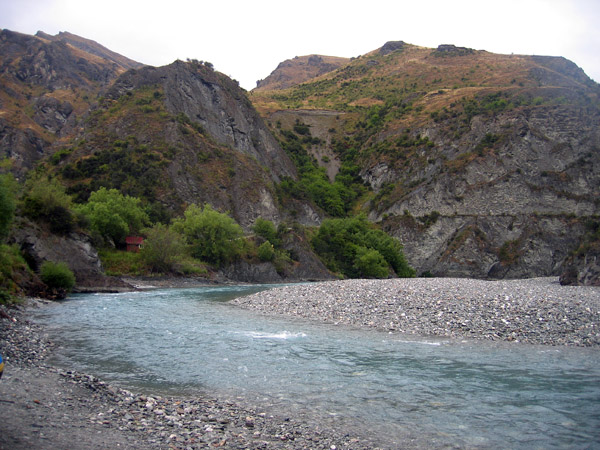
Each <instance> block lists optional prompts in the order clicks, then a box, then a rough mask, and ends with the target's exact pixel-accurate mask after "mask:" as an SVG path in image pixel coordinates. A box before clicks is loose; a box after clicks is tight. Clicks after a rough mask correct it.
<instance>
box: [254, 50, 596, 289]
mask: <svg viewBox="0 0 600 450" xmlns="http://www.w3.org/2000/svg"><path fill="white" fill-rule="evenodd" d="M599 93H600V88H599V86H598V85H597V84H596V83H594V82H593V81H592V80H590V79H589V78H588V77H587V76H586V75H585V73H583V71H582V70H581V69H580V68H578V67H577V66H576V65H575V64H573V63H572V62H570V61H568V60H566V59H564V58H558V57H529V56H518V55H511V56H509V55H494V54H490V53H488V52H484V51H475V50H472V49H467V48H461V47H455V46H453V45H440V46H439V47H438V48H436V49H427V48H422V47H417V46H413V45H410V44H406V43H404V42H402V41H396V42H389V43H387V44H386V45H384V46H383V47H382V48H381V49H378V50H375V51H373V52H371V53H368V54H366V55H364V56H362V57H359V58H356V59H354V60H353V61H352V62H350V63H348V64H347V65H345V66H342V67H340V68H338V69H336V70H335V71H333V72H330V73H328V74H326V75H324V76H322V77H320V78H319V79H318V80H312V81H310V80H308V81H305V82H304V84H302V85H301V86H296V87H291V88H288V89H287V90H272V91H270V92H268V91H265V90H260V91H259V92H257V94H256V95H253V97H252V98H253V100H254V101H255V102H256V103H257V108H258V109H259V110H261V111H262V112H263V114H264V115H265V116H266V117H268V118H269V119H270V122H272V123H275V122H277V123H278V126H286V124H287V126H288V127H289V126H290V125H289V124H290V123H294V121H296V120H298V121H301V122H303V123H310V125H311V130H313V129H314V130H320V129H321V128H323V127H319V126H318V125H317V124H316V123H315V121H317V122H318V121H319V120H322V122H323V124H325V123H326V124H327V125H326V128H327V132H326V133H322V132H321V134H320V136H319V137H320V138H321V139H320V146H321V147H324V148H318V147H315V148H314V151H315V153H314V156H317V157H318V155H326V158H322V157H321V158H320V161H321V164H322V165H323V166H325V167H326V168H327V170H328V172H329V173H330V176H335V174H336V173H337V171H338V170H339V168H340V166H343V165H344V164H346V165H353V166H356V165H358V166H359V167H360V176H361V177H362V179H363V180H364V181H365V183H367V184H368V185H369V186H370V187H371V189H372V195H371V197H370V198H363V200H362V205H361V206H362V209H363V210H364V211H365V212H367V213H368V216H369V218H370V219H371V220H372V221H374V222H378V223H380V224H381V226H382V227H383V229H385V230H386V231H388V232H389V233H391V234H392V235H394V236H396V237H398V238H399V239H400V240H401V241H402V242H403V244H404V248H405V253H406V255H407V258H408V260H409V262H410V263H411V265H413V266H414V267H415V268H416V269H417V271H418V273H423V274H431V275H437V276H459V277H479V278H520V277H532V276H547V275H559V274H561V273H562V271H563V264H564V261H565V258H566V257H567V256H568V255H569V254H570V253H571V252H572V251H573V250H574V249H575V248H577V246H578V245H579V242H580V240H581V238H582V236H583V234H584V228H585V227H584V223H585V222H586V220H588V219H589V218H590V217H594V216H596V215H597V214H598V213H599V212H600V203H599V201H598V199H599V198H600V190H599V186H600V132H599V130H600V128H599V127H598V125H599V124H600V107H599V105H600V103H599V98H600V97H599ZM274 105H279V108H276V107H275V106H274ZM278 109H279V110H278ZM309 116H310V118H308V117H309ZM333 117H335V120H332V118H333ZM321 131H322V130H321Z"/></svg>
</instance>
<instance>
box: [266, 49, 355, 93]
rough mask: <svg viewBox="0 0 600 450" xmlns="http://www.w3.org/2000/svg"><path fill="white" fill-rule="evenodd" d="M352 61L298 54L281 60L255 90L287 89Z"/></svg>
mask: <svg viewBox="0 0 600 450" xmlns="http://www.w3.org/2000/svg"><path fill="white" fill-rule="evenodd" d="M348 62H350V59H349V58H340V57H335V56H324V55H306V56H296V57H294V58H292V59H286V60H285V61H283V62H281V63H280V64H279V65H278V66H277V68H276V69H275V70H274V71H273V72H271V74H270V75H269V76H268V77H267V78H265V79H264V80H259V81H257V82H256V89H255V90H259V91H260V90H271V89H286V88H289V87H291V86H295V85H298V84H301V83H303V82H305V81H308V80H311V79H313V78H315V77H319V76H321V75H324V74H326V73H329V72H332V71H334V70H336V69H338V68H340V67H342V66H344V65H346V64H348Z"/></svg>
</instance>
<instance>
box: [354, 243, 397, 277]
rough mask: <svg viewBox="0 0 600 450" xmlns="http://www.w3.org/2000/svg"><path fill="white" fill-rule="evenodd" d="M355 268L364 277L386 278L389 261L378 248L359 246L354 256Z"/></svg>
mask: <svg viewBox="0 0 600 450" xmlns="http://www.w3.org/2000/svg"><path fill="white" fill-rule="evenodd" d="M354 268H355V269H356V270H357V272H358V274H359V276H360V277H362V278H386V277H387V276H388V274H389V270H388V263H387V261H386V260H385V258H384V257H383V256H382V255H381V253H379V252H378V251H377V250H373V249H368V248H365V247H359V248H358V250H357V251H356V257H355V258H354Z"/></svg>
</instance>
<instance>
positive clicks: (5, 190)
mask: <svg viewBox="0 0 600 450" xmlns="http://www.w3.org/2000/svg"><path fill="white" fill-rule="evenodd" d="M14 213H15V198H14V194H13V192H12V189H11V185H10V179H9V175H2V176H0V242H2V241H3V240H4V239H6V237H7V236H8V232H9V231H10V225H11V223H12V220H13V216H14Z"/></svg>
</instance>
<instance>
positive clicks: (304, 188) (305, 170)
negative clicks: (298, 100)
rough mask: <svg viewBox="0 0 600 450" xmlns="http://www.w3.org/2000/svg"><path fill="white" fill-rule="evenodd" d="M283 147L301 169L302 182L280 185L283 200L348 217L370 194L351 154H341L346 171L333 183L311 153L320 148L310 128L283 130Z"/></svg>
mask: <svg viewBox="0 0 600 450" xmlns="http://www.w3.org/2000/svg"><path fill="white" fill-rule="evenodd" d="M279 136H280V143H281V146H282V147H283V149H284V150H285V151H286V152H287V154H288V155H290V157H291V159H292V161H294V163H295V164H296V167H297V168H298V173H299V175H300V179H299V180H298V181H294V180H292V179H290V178H287V179H285V180H283V181H282V182H281V183H280V184H279V192H280V197H281V198H282V200H285V198H286V197H293V198H297V199H304V200H310V201H312V202H314V203H315V204H316V205H317V206H319V207H320V208H322V209H323V210H324V211H325V212H326V213H327V214H328V215H330V216H333V217H345V216H347V215H348V214H349V212H350V211H351V209H352V206H353V203H354V201H355V200H356V199H357V198H358V197H359V196H360V195H361V194H362V193H363V192H364V191H365V190H366V188H365V186H364V184H363V182H362V180H361V179H360V177H359V176H358V167H357V166H355V165H354V164H353V162H354V161H353V159H352V157H351V155H350V152H340V155H341V157H342V161H343V164H342V167H341V169H340V171H339V173H338V174H337V176H336V179H335V181H334V182H333V183H331V182H330V181H329V178H328V176H327V173H326V171H325V169H324V168H322V167H319V164H318V162H317V161H316V160H315V158H314V157H313V156H312V155H311V154H310V153H309V151H308V150H309V149H310V147H311V146H313V145H317V144H320V143H321V142H320V140H319V139H318V138H313V137H312V136H311V132H310V128H309V127H308V126H306V125H305V124H303V123H301V122H300V121H297V122H296V124H295V125H294V127H293V130H284V129H280V130H279Z"/></svg>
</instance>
